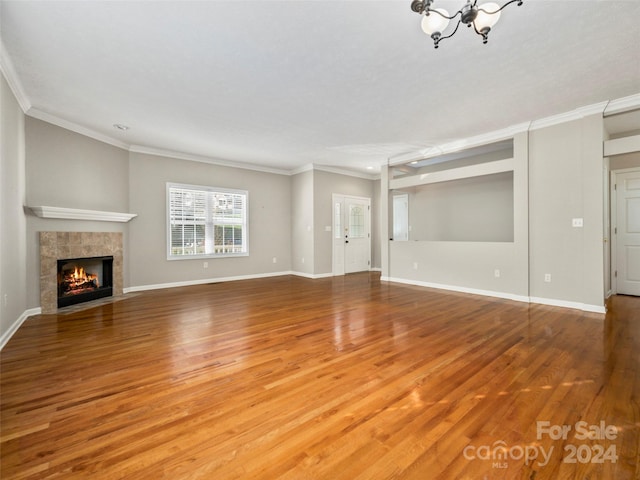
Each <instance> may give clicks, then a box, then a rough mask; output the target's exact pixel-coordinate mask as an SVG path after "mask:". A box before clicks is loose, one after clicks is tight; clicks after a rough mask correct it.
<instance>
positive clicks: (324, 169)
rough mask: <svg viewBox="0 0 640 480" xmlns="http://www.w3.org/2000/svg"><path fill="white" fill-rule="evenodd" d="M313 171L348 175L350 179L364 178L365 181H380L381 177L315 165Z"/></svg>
mask: <svg viewBox="0 0 640 480" xmlns="http://www.w3.org/2000/svg"><path fill="white" fill-rule="evenodd" d="M313 169H314V170H318V171H320V172H327V173H335V174H337V175H346V176H348V177H356V178H364V179H365V180H378V179H379V178H380V175H370V174H368V173H360V172H354V171H352V170H345V169H343V168H338V167H331V166H329V165H315V164H313Z"/></svg>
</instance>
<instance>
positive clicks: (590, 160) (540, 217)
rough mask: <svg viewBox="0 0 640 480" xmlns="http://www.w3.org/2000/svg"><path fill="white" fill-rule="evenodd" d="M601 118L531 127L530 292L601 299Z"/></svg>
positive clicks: (572, 299) (582, 300)
mask: <svg viewBox="0 0 640 480" xmlns="http://www.w3.org/2000/svg"><path fill="white" fill-rule="evenodd" d="M602 121H603V120H602V116H601V115H590V116H588V117H585V118H583V119H581V120H574V121H571V122H566V123H562V124H559V125H554V126H550V127H547V128H542V129H539V130H534V131H532V132H531V133H530V153H529V164H530V231H531V243H530V257H531V260H530V294H531V296H532V297H538V298H545V299H556V300H562V301H567V302H577V303H583V304H588V305H596V306H602V305H604V282H603V275H602V272H603V271H604V254H603V246H602V243H603V235H604V224H603V222H604V220H603V218H604V212H603V195H604V192H603V175H604V174H603V160H602V141H603V123H602ZM573 218H583V219H584V227H583V228H574V227H572V224H571V221H572V219H573ZM547 273H548V274H551V279H552V281H551V282H550V283H547V282H545V281H544V275H545V274H547Z"/></svg>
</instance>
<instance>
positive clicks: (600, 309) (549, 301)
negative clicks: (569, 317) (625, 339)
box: [530, 297, 607, 313]
mask: <svg viewBox="0 0 640 480" xmlns="http://www.w3.org/2000/svg"><path fill="white" fill-rule="evenodd" d="M530 299H531V303H540V304H542V305H549V306H551V307H564V308H573V309H576V310H582V311H583V312H592V313H607V310H606V308H605V307H604V305H603V306H600V305H589V304H588V303H580V302H568V301H566V300H556V299H555V298H540V297H530Z"/></svg>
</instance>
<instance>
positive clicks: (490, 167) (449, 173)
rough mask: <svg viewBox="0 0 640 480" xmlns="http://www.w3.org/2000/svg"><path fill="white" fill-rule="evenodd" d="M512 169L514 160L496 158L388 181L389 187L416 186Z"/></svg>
mask: <svg viewBox="0 0 640 480" xmlns="http://www.w3.org/2000/svg"><path fill="white" fill-rule="evenodd" d="M513 169H514V160H513V158H509V159H506V160H496V161H494V162H486V163H478V164H476V165H469V166H467V167H459V168H451V169H449V170H441V171H438V172H431V173H423V174H420V175H412V176H410V177H402V178H398V179H395V180H390V181H389V188H390V189H392V190H394V189H402V188H408V187H416V186H419V185H427V184H430V183H440V182H448V181H451V180H460V179H463V178H472V177H480V176H483V175H491V174H495V173H502V172H511V171H513Z"/></svg>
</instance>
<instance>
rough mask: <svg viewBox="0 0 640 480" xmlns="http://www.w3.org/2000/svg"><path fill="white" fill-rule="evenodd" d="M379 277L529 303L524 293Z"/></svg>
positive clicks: (408, 283)
mask: <svg viewBox="0 0 640 480" xmlns="http://www.w3.org/2000/svg"><path fill="white" fill-rule="evenodd" d="M380 279H381V280H383V281H387V282H395V283H404V284H406V285H416V286H418V287H427V288H437V289H440V290H449V291H452V292H460V293H470V294H472V295H483V296H485V297H495V298H504V299H507V300H514V301H516V302H526V303H529V297H527V296H524V295H516V294H513V293H507V292H495V291H493V290H481V289H478V288H468V287H460V286H457V285H444V284H441V283H431V282H422V281H420V280H407V279H404V278H396V277H381V278H380Z"/></svg>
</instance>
